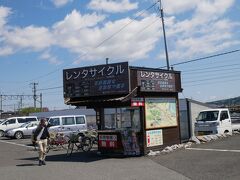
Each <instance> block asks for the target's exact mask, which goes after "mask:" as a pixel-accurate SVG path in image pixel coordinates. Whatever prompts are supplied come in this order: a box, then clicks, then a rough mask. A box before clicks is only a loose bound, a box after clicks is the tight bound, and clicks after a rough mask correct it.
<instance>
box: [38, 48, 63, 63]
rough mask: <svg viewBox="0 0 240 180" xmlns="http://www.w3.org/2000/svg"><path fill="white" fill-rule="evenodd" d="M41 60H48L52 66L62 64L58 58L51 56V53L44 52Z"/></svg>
mask: <svg viewBox="0 0 240 180" xmlns="http://www.w3.org/2000/svg"><path fill="white" fill-rule="evenodd" d="M40 59H43V60H47V61H48V62H49V63H51V64H56V65H59V64H61V63H62V62H61V61H60V60H58V58H57V57H56V56H54V55H52V54H50V52H49V51H45V52H43V54H42V55H41V56H40Z"/></svg>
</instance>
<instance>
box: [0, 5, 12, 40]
mask: <svg viewBox="0 0 240 180" xmlns="http://www.w3.org/2000/svg"><path fill="white" fill-rule="evenodd" d="M10 14H11V9H10V8H7V7H3V6H0V30H1V29H2V28H3V26H4V25H5V24H6V23H7V17H8V16H9V15H10ZM0 35H1V32H0Z"/></svg>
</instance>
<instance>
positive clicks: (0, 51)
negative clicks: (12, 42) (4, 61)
mask: <svg viewBox="0 0 240 180" xmlns="http://www.w3.org/2000/svg"><path fill="white" fill-rule="evenodd" d="M13 53H14V51H13V49H12V48H11V47H0V56H7V55H11V54H13Z"/></svg>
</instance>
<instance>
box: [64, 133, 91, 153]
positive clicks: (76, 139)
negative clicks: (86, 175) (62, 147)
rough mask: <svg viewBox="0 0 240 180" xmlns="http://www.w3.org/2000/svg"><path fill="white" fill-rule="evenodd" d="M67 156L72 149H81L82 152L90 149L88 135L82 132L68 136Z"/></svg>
mask: <svg viewBox="0 0 240 180" xmlns="http://www.w3.org/2000/svg"><path fill="white" fill-rule="evenodd" d="M69 138H70V139H69V142H68V148H67V156H71V155H72V152H73V150H74V149H75V150H76V151H79V150H82V151H84V152H87V151H90V150H91V148H92V140H91V138H90V137H88V136H86V134H85V133H84V132H80V133H77V134H76V133H73V134H71V135H70V137H69Z"/></svg>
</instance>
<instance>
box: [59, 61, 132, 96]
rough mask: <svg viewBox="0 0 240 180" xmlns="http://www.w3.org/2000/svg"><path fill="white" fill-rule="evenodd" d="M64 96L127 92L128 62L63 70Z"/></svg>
mask: <svg viewBox="0 0 240 180" xmlns="http://www.w3.org/2000/svg"><path fill="white" fill-rule="evenodd" d="M63 81H64V97H65V98H66V97H70V98H71V97H88V96H100V95H109V94H111V95H112V94H127V93H129V67H128V62H123V63H115V64H104V65H98V66H88V67H81V68H74V69H66V70H63Z"/></svg>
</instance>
